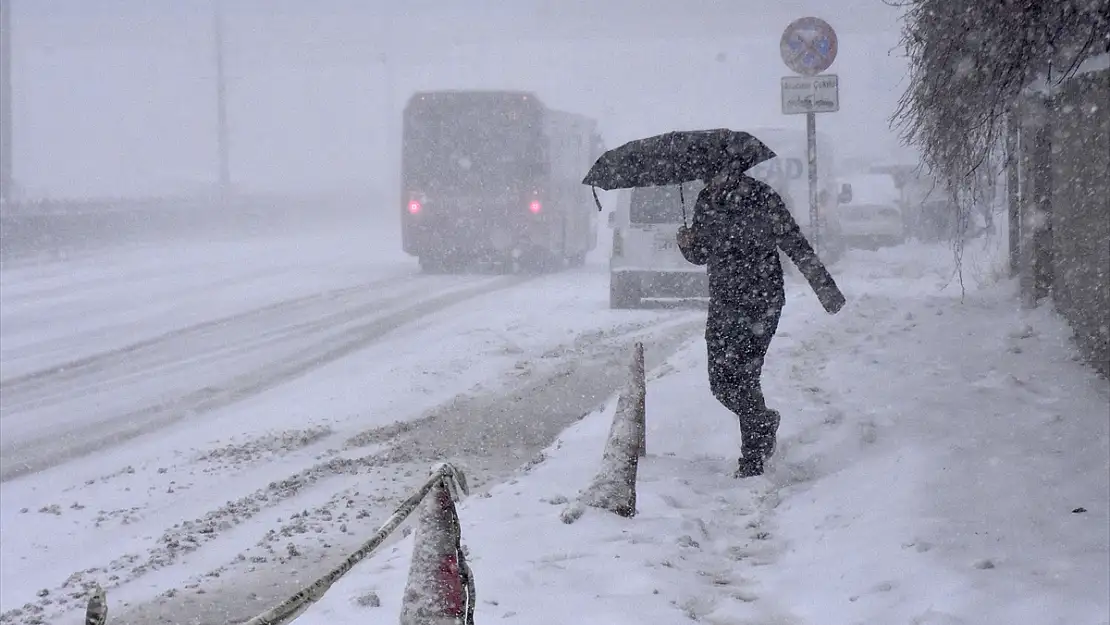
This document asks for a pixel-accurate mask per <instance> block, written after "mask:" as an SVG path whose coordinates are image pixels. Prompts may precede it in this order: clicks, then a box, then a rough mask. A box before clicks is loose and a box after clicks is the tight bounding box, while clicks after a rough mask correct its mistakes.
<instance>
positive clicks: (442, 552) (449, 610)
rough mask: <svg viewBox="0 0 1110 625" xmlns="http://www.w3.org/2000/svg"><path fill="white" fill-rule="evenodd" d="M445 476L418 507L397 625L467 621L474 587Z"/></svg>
mask: <svg viewBox="0 0 1110 625" xmlns="http://www.w3.org/2000/svg"><path fill="white" fill-rule="evenodd" d="M447 480H448V478H444V479H443V480H440V481H439V482H437V483H436V485H435V486H433V487H432V490H431V491H429V492H428V495H427V496H426V497H425V498H424V501H423V502H422V503H421V507H420V516H419V520H418V521H417V523H418V525H417V528H416V539H415V545H414V547H413V552H412V565H411V567H410V568H409V579H408V583H407V584H406V586H405V594H404V597H403V599H402V603H401V625H472V624H473V622H474V621H473V614H474V593H473V590H474V586H473V578H472V577H471V575H470V569H469V567H468V566H467V564H466V558H465V555H464V554H463V549H462V534H461V532H460V528H459V516H458V513H457V512H456V510H455V502H454V500H453V498H452V496H451V488H449V486H448V484H447Z"/></svg>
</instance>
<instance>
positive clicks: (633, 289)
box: [609, 181, 709, 308]
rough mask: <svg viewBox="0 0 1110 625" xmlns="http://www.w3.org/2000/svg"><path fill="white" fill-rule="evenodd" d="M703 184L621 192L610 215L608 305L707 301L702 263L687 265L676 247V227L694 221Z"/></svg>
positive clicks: (632, 305)
mask: <svg viewBox="0 0 1110 625" xmlns="http://www.w3.org/2000/svg"><path fill="white" fill-rule="evenodd" d="M704 186H705V185H704V184H703V183H702V182H700V181H695V182H689V183H686V184H684V185H682V187H681V195H680V189H679V186H678V185H675V186H669V187H644V188H638V189H631V190H626V191H621V192H620V193H619V194H618V196H617V198H618V199H617V204H616V207H615V208H614V210H613V212H611V213H609V225H610V226H611V227H612V228H613V250H612V253H611V254H610V256H609V306H610V307H611V308H636V307H638V306H640V304H641V303H642V301H643V300H644V299H647V298H689V297H709V282H708V279H707V277H706V272H705V266H704V265H694V264H691V263H689V262H687V261H686V259H685V258H683V256H682V252H681V251H679V249H678V243H677V235H678V228H679V226H681V225H682V224H683V218H682V210H683V203H685V206H686V224H690V223H691V222H692V221H693V218H694V203H695V202H696V201H697V199H698V193H699V192H701V190H702V188H703V187H704Z"/></svg>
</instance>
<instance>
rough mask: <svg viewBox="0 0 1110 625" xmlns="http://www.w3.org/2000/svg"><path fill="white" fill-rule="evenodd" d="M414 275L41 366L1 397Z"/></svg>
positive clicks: (0, 383)
mask: <svg viewBox="0 0 1110 625" xmlns="http://www.w3.org/2000/svg"><path fill="white" fill-rule="evenodd" d="M413 278H415V275H407V274H406V275H401V276H392V277H389V278H383V279H381V280H374V281H372V282H368V283H365V284H359V285H355V286H350V287H343V288H339V289H333V290H330V291H324V292H322V293H312V294H309V295H302V296H299V297H294V298H290V299H286V300H282V301H278V302H274V303H271V304H267V305H265V306H260V307H258V308H254V309H251V310H247V311H243V312H240V313H235V314H232V315H227V316H224V317H220V318H217V319H210V320H207V321H203V322H201V323H197V324H194V325H190V326H187V327H184V328H179V329H176V330H171V331H169V332H165V333H163V334H160V335H158V336H153V337H151V338H148V339H142V340H140V341H136V342H134V343H131V344H129V345H125V346H123V347H120V348H117V349H112V350H109V351H106V352H101V353H99V354H93V355H89V356H85V357H82V358H78V359H75V360H71V361H69V362H65V363H60V364H57V365H52V366H50V367H45V368H43V369H40V370H38V371H33V372H30V373H24V374H21V375H16V376H12V377H10V378H7V379H4V380H0V390H2V391H3V392H4V393H5V394H9V393H20V392H23V388H24V387H25V386H30V385H32V384H34V383H41V384H43V385H51V384H58V383H62V382H65V381H67V380H71V379H73V378H75V377H78V376H80V375H82V374H85V373H86V372H89V371H92V370H95V369H99V368H103V367H108V366H112V365H114V364H118V363H120V362H122V361H124V360H126V359H129V358H132V357H134V356H136V355H138V354H141V353H142V352H144V351H154V350H157V349H159V348H161V347H163V346H164V345H166V344H168V343H171V342H172V341H175V340H190V339H194V338H198V337H200V336H203V335H204V334H205V333H208V332H209V331H211V330H216V329H221V328H225V327H226V326H229V325H231V324H235V323H247V322H250V321H254V320H257V321H259V322H262V321H263V319H264V317H265V316H267V315H271V314H273V315H280V314H291V313H294V312H297V310H298V309H301V308H306V307H307V305H311V304H316V303H318V302H320V301H321V300H325V299H339V298H343V297H346V296H348V295H352V294H357V293H362V292H365V291H366V290H367V289H374V288H382V287H388V286H392V285H395V284H403V283H404V282H406V281H409V280H412V279H413Z"/></svg>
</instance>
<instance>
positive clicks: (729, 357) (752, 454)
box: [706, 306, 778, 476]
mask: <svg viewBox="0 0 1110 625" xmlns="http://www.w3.org/2000/svg"><path fill="white" fill-rule="evenodd" d="M777 327H778V310H777V309H776V308H774V307H772V309H771V310H770V311H769V310H768V309H767V308H766V307H762V306H760V307H756V309H749V310H743V309H740V310H736V309H732V310H719V309H711V310H710V313H709V318H708V320H707V323H706V345H707V349H708V356H709V386H710V389H711V390H712V391H713V395H714V397H716V398H717V401H719V402H721V404H723V405H724V406H725V407H726V408H728V409H729V410H730V411H732V412H733V414H735V415H736V418H737V419H738V421H739V424H740V438H741V452H742V454H743V457H742V458H741V459H740V462H739V464H740V468H739V469H738V470H737V475H738V476H741V474H743V476H747V475H759V474H760V473H762V470H763V469H762V467H763V459H764V457H765V456H767V455H769V454H770V452H771V450H772V448H773V446H774V435H775V431H776V430H777V429H778V423H777V419H776V418H774V417H777V413H773V412H770V411H768V410H767V406H766V403H765V401H764V398H763V391H762V388H761V385H760V381H759V377H760V373H761V372H762V369H763V358H764V356H765V354H766V353H767V347H768V345H770V339H771V336H773V335H774V331H775V329H776V328H777Z"/></svg>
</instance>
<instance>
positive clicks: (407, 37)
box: [12, 0, 912, 197]
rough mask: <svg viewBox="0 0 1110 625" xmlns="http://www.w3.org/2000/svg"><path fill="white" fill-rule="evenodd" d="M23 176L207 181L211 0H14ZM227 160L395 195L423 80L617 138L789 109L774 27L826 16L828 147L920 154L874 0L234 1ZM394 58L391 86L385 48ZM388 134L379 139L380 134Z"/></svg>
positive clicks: (184, 183) (103, 188) (286, 179)
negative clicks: (553, 111) (526, 93)
mask: <svg viewBox="0 0 1110 625" xmlns="http://www.w3.org/2000/svg"><path fill="white" fill-rule="evenodd" d="M13 7H14V8H13V19H12V28H13V61H14V63H13V81H14V92H15V102H14V111H15V134H14V139H15V147H14V150H15V155H14V156H15V159H14V160H15V176H16V179H17V181H18V182H19V183H20V185H21V186H22V187H23V189H24V190H25V191H24V193H25V194H26V195H29V196H41V195H50V196H63V197H65V196H69V197H73V196H135V195H162V194H171V193H182V192H193V191H197V190H202V189H206V188H208V187H209V186H210V185H211V184H212V183H213V180H214V179H215V177H216V165H215V163H216V147H215V125H216V124H215V118H216V113H215V103H214V102H215V97H214V75H215V71H214V62H213V58H214V52H213V45H212V41H213V34H212V25H213V19H212V4H211V3H210V1H209V0H197V1H193V2H189V3H184V2H180V0H96V2H88V0H16V1H15V2H14V3H13ZM224 10H225V34H226V50H227V52H226V71H227V77H228V107H229V121H230V128H231V170H232V177H233V181H234V183H235V185H236V187H238V188H240V189H242V190H245V191H260V192H279V193H286V192H319V191H335V190H370V189H373V190H386V191H389V192H392V191H393V187H394V186H396V182H397V180H398V178H397V174H396V161H397V158H396V152H397V150H398V147H397V146H398V134H399V120H400V110H401V107H402V106H403V105H404V101H405V100H406V99H407V97H408V96H409V95H410V94H411V93H412V91H414V90H417V89H435V88H513V89H525V90H533V91H535V92H536V93H537V94H538V95H539V96H540V97H541V99H542V100H543V101H544V102H546V103H547V104H549V105H550V106H553V107H557V108H561V109H564V110H569V111H574V112H580V113H584V114H587V115H591V116H594V117H596V118H597V119H598V120H599V121H600V122H601V125H602V132H603V133H604V135H605V139H606V141H607V143H608V144H609V146H614V145H617V144H619V143H621V142H623V141H626V140H629V139H633V138H636V137H638V136H642V135H647V134H653V133H656V132H662V131H666V130H670V129H675V128H694V127H713V126H730V127H735V128H745V127H756V126H770V125H777V126H792V127H796V128H804V117H803V116H789V117H787V116H783V115H782V114H781V113H780V110H779V106H780V105H779V87H778V84H779V78H780V77H781V76H783V75H785V74H787V73H789V72H788V71H787V70H786V68H785V67H784V66H783V64H782V61H781V60H780V58H779V53H778V38H779V35H780V33H781V32H782V29H783V27H784V26H785V25H786V24H787V23H789V22H790V21H791V20H792V19H794V18H797V17H801V16H803V15H817V16H820V17H823V18H824V19H826V20H828V21H830V22H831V23H832V24H833V25H834V27H836V28H837V29H838V33H839V35H840V53H839V57H838V59H837V61H836V63H835V64H834V65H833V67H832V68H831V69H830V70H829V71H830V72H835V73H837V74H839V75H840V77H841V111H840V112H839V113H835V114H827V115H821V116H819V118H818V119H819V121H818V124H819V129H820V130H821V131H822V132H827V133H829V134H830V136H832V137H833V138H834V139H835V140H836V141H837V148H838V155H839V157H840V158H844V157H846V156H853V155H858V156H864V157H868V158H874V159H883V160H890V159H897V160H902V161H906V160H911V159H912V156H909V155H908V154H907V153H906V152H905V150H904V149H902V148H899V146H898V142H897V140H896V138H895V136H894V134H893V133H892V132H891V130H890V129H889V126H888V118H889V115H890V113H891V112H892V110H893V107H894V104H895V102H896V100H897V98H898V95H899V94H900V92H901V89H902V88H903V87H904V84H903V82H902V81H903V76H904V73H905V67H906V66H905V61H904V59H902V58H900V54H899V50H898V48H897V40H898V22H897V16H898V11H897V9H894V8H891V7H889V6H887V5H886V4H884V3H883V2H882V1H881V0H845V1H843V2H827V3H826V2H816V1H807V2H801V1H795V2H777V1H771V0H762V1H758V2H741V1H731V0H701V1H698V2H673V1H671V0H642V1H639V2H633V1H631V0H618V1H608V2H604V3H599V2H587V1H585V0H574V1H572V2H553V1H547V2H544V1H540V0H512V1H510V0H504V1H502V2H490V1H485V2H476V1H470V2H457V3H439V2H430V1H423V2H409V3H406V4H405V5H404V7H401V6H398V5H397V3H385V2H373V3H368V2H355V1H353V0H352V1H342V0H315V1H308V0H302V1H300V2H294V1H292V0H283V1H276V0H225V2H224ZM383 53H384V54H387V55H388V59H389V61H388V62H389V64H390V67H391V68H392V72H393V79H392V82H393V87H394V88H393V89H392V91H391V92H390V93H388V94H387V93H386V92H387V89H388V87H387V85H388V84H389V82H390V81H389V80H388V79H387V73H386V71H385V69H384V68H385V65H384V64H383V63H382V61H381V55H382V54H383ZM387 128H388V131H389V132H391V133H393V135H392V136H387V135H386V130H387Z"/></svg>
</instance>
